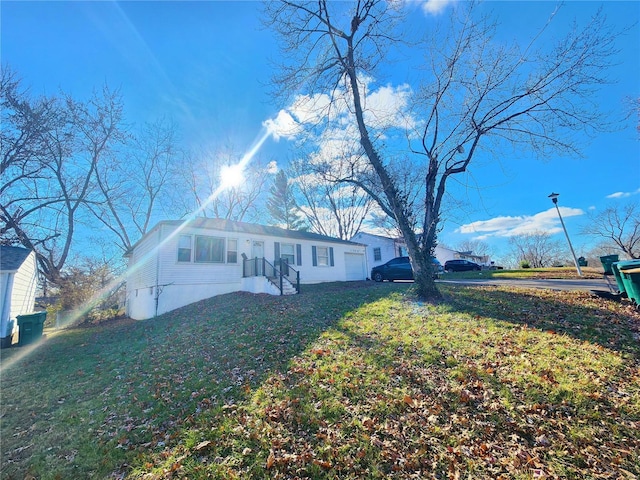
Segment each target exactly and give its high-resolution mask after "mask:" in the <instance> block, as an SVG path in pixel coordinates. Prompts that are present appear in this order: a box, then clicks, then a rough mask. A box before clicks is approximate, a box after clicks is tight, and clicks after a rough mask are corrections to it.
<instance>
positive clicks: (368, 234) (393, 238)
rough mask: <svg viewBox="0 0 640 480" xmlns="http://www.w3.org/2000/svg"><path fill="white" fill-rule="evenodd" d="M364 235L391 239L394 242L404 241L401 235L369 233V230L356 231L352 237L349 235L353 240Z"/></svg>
mask: <svg viewBox="0 0 640 480" xmlns="http://www.w3.org/2000/svg"><path fill="white" fill-rule="evenodd" d="M364 235H366V236H368V237H376V238H380V239H382V240H391V241H394V242H399V243H404V238H402V237H387V236H385V235H378V234H375V233H369V232H358V233H356V234H355V235H354V236H353V237H351V239H352V240H353V239H354V238H356V237H358V236H364Z"/></svg>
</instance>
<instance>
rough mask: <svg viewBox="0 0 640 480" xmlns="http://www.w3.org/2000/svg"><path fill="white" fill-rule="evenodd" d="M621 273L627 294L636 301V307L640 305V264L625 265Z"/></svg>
mask: <svg viewBox="0 0 640 480" xmlns="http://www.w3.org/2000/svg"><path fill="white" fill-rule="evenodd" d="M620 275H622V281H623V282H624V288H625V290H626V292H627V296H628V297H629V299H631V300H632V301H633V302H635V304H636V307H640V265H636V266H633V265H629V266H627V267H623V268H622V269H620Z"/></svg>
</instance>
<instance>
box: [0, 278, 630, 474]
mask: <svg viewBox="0 0 640 480" xmlns="http://www.w3.org/2000/svg"><path fill="white" fill-rule="evenodd" d="M439 288H440V289H441V291H442V292H443V293H444V295H445V300H444V301H443V302H441V303H439V304H436V305H433V304H427V303H422V302H419V301H416V300H415V299H414V298H413V296H412V290H411V284H389V283H384V284H376V283H374V282H354V283H347V284H343V283H341V284H325V285H316V286H304V288H303V293H302V294H301V295H297V296H292V297H271V296H266V295H251V294H245V293H242V294H231V295H225V296H220V297H216V298H213V299H210V300H206V301H202V302H199V303H197V304H193V305H191V306H188V307H185V308H182V309H180V310H178V311H175V312H171V313H168V314H165V315H163V316H161V317H158V318H157V319H154V320H148V321H141V322H135V321H132V320H122V321H119V322H115V323H111V324H103V325H100V326H94V327H85V328H76V329H69V330H63V331H59V332H45V333H48V338H47V339H46V340H45V341H44V342H43V343H42V344H41V345H40V346H38V347H37V348H34V349H33V351H29V349H27V348H26V347H22V348H11V349H8V350H3V351H2V359H1V362H2V364H1V365H2V367H1V368H2V377H1V381H2V399H1V410H0V434H1V438H0V440H1V451H2V457H1V462H2V463H1V466H0V469H1V471H2V478H3V479H23V478H38V479H58V478H60V479H70V478H83V479H84V478H123V477H127V478H140V479H142V478H145V479H147V478H189V479H193V478H242V479H244V478H340V479H343V478H504V479H507V478H509V479H513V478H515V479H534V478H612V479H613V478H616V479H619V478H636V477H638V476H640V315H639V314H638V313H637V312H636V311H635V310H634V309H633V308H632V307H631V306H629V304H627V303H614V302H610V301H607V300H603V299H599V298H592V297H591V296H589V294H586V293H581V292H556V291H547V290H535V291H534V290H524V289H515V288H496V287H461V286H450V285H441V286H440V287H439Z"/></svg>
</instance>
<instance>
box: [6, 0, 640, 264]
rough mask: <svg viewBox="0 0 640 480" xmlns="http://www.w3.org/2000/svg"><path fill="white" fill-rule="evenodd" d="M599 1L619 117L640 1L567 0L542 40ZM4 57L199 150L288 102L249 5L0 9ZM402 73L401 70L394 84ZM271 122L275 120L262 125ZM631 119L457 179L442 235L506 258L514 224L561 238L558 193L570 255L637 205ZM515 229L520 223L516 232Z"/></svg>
mask: <svg viewBox="0 0 640 480" xmlns="http://www.w3.org/2000/svg"><path fill="white" fill-rule="evenodd" d="M409 7H410V8H412V9H413V13H412V22H413V26H414V27H415V28H429V25H430V22H432V21H433V20H434V19H435V18H436V17H437V16H443V15H445V16H446V15H448V14H450V12H451V11H452V9H453V8H456V7H457V6H456V4H455V3H450V2H447V1H442V2H437V3H429V4H425V3H423V2H416V1H412V2H411V3H410V4H409V6H408V8H409ZM600 7H602V8H603V12H604V14H605V15H606V16H607V18H608V20H609V21H610V22H611V23H612V24H613V25H615V26H617V27H619V28H624V27H627V26H629V27H630V28H629V30H628V31H627V33H626V34H625V35H624V36H622V37H621V38H620V41H619V43H618V48H619V49H620V53H619V55H618V57H617V58H616V59H615V60H616V63H617V65H616V66H615V67H614V68H612V69H611V71H610V72H608V74H609V78H610V79H611V80H613V81H616V83H615V84H612V85H609V86H606V87H605V89H604V90H603V92H602V93H601V95H600V97H599V98H598V100H597V101H598V102H599V103H601V104H602V105H604V106H606V107H607V108H609V109H610V110H611V111H612V112H614V113H615V114H617V115H620V116H622V113H623V111H624V108H625V103H624V100H625V98H639V97H640V27H639V26H638V21H639V20H640V2H636V1H633V2H631V1H629V2H615V1H614V2H606V3H604V4H600V3H598V2H573V1H569V2H566V3H565V4H564V5H563V7H562V8H561V9H560V11H559V13H558V15H557V16H556V18H555V20H554V22H553V23H552V27H551V29H550V31H549V32H547V33H549V34H552V35H556V34H557V35H561V34H562V33H563V31H564V30H565V29H566V28H568V26H569V25H570V23H571V22H572V21H573V20H574V19H576V20H578V21H579V22H580V21H584V20H586V19H587V18H588V17H590V16H591V15H593V14H594V13H595V12H596V11H597V10H598V8H600ZM0 8H1V15H2V16H1V22H2V24H1V27H2V30H1V31H2V33H1V42H2V43H1V59H2V63H3V64H4V65H10V66H11V68H13V69H14V70H16V71H17V72H18V74H19V75H20V76H21V77H22V78H23V80H24V82H25V83H26V84H27V85H29V86H30V88H31V91H32V93H34V94H37V93H47V94H54V93H56V92H58V91H59V90H60V89H61V90H64V91H65V92H69V93H71V94H72V95H74V96H75V97H78V98H86V97H87V96H88V95H89V94H90V93H91V91H92V89H94V88H100V87H101V86H102V85H103V84H104V83H105V82H106V83H108V84H109V85H110V86H111V87H118V88H120V89H121V92H122V95H123V97H124V103H125V109H126V116H127V119H128V120H129V121H131V122H142V121H145V120H153V119H155V118H157V117H159V116H164V117H167V118H171V119H173V120H174V121H175V122H176V124H177V125H178V127H179V129H180V132H181V135H182V138H183V139H184V141H185V142H187V143H192V144H194V145H206V144H211V145H215V144H216V143H224V144H230V145H233V146H234V147H235V148H236V149H238V150H249V149H250V148H251V147H252V146H253V145H254V144H255V142H256V141H257V140H258V139H260V138H262V137H263V136H264V135H265V132H266V130H265V125H273V122H275V121H277V119H278V118H279V114H282V112H283V111H285V110H286V107H287V106H286V105H278V104H276V103H274V101H273V99H272V97H271V90H270V87H269V85H268V84H269V79H270V77H271V74H272V70H271V69H272V65H271V63H270V59H277V58H278V55H279V52H278V50H277V45H276V42H275V38H274V37H273V36H272V34H271V32H270V31H268V30H266V29H264V28H263V27H262V24H261V23H260V19H259V12H260V8H261V5H260V4H259V3H257V2H205V1H201V2H142V1H140V2H118V3H116V2H110V1H105V2H97V1H94V2H12V1H3V2H2V3H1V7H0ZM481 8H482V9H486V10H490V11H492V12H493V14H494V15H495V16H496V18H497V19H498V21H499V22H500V27H499V37H498V38H499V39H500V40H504V41H510V40H512V39H516V40H518V39H521V38H523V37H525V36H528V35H531V34H532V33H533V32H534V31H535V30H536V29H537V28H538V27H539V26H542V25H543V24H544V23H545V21H546V19H547V18H548V17H549V15H550V14H551V12H552V11H553V10H554V9H555V8H556V3H554V2H546V1H545V2H507V1H493V2H492V1H489V2H483V3H482V4H481ZM410 77H411V75H410V74H407V75H406V77H405V78H398V85H399V84H400V83H402V82H406V81H407V80H408V78H410ZM270 122H271V123H270ZM637 123H638V117H637V116H632V117H631V118H630V119H629V120H627V121H626V123H624V124H623V125H622V128H621V129H620V130H618V131H615V132H612V133H607V134H600V135H598V136H597V137H596V138H592V139H588V138H585V139H584V145H585V146H584V148H583V156H582V157H580V158H568V157H565V158H563V157H558V158H548V159H545V160H544V161H539V160H534V159H531V158H527V156H526V153H524V152H523V155H522V157H521V158H517V159H516V158H504V159H502V160H501V161H500V162H499V163H497V162H490V163H489V162H487V163H485V162H483V166H482V167H477V168H474V169H473V171H472V176H470V177H469V178H468V180H470V183H469V185H468V186H465V187H464V188H462V187H458V190H457V194H458V195H459V196H461V197H462V198H463V199H464V200H465V201H466V205H465V206H464V208H462V209H461V210H460V211H459V212H456V215H455V217H456V220H455V222H453V221H449V222H447V223H446V224H445V229H444V231H443V232H442V234H441V241H442V242H444V243H446V244H449V245H451V246H456V244H458V243H459V242H461V241H463V240H467V239H469V240H470V239H473V238H483V239H484V240H485V242H487V243H488V244H490V245H492V247H493V250H494V253H495V254H496V256H499V255H500V254H503V253H505V250H506V248H507V247H506V242H507V238H508V236H509V235H510V234H512V233H513V232H514V231H516V232H517V231H522V232H526V231H532V230H536V229H543V230H546V231H549V232H552V233H553V234H554V235H557V236H558V239H559V240H561V241H563V242H564V237H563V235H562V232H561V228H560V224H559V221H558V219H557V214H556V212H555V209H553V205H552V203H551V201H550V200H549V199H548V198H547V196H548V195H549V194H550V193H551V192H558V193H560V198H559V204H560V205H561V207H562V212H563V216H564V218H565V223H566V225H567V228H568V230H569V233H570V236H571V237H572V241H573V243H574V247H576V251H577V253H578V254H581V252H583V251H586V249H587V248H588V246H589V244H590V242H591V240H590V239H589V238H585V237H583V236H581V235H580V229H581V227H582V225H583V224H584V222H585V221H586V218H587V213H588V212H597V211H598V210H601V209H603V208H604V207H605V206H607V205H609V204H611V203H615V202H624V201H629V200H632V199H633V198H637V199H638V200H640V142H639V135H638V132H637V131H636V126H637ZM293 154H294V144H293V142H292V141H290V140H288V139H287V138H285V137H280V138H278V139H277V138H275V137H270V138H269V139H268V140H267V141H266V142H264V144H263V145H262V147H261V150H260V152H259V153H258V155H259V156H260V157H261V158H262V159H263V160H267V161H269V160H274V159H275V160H276V161H278V163H279V164H280V165H284V164H285V163H286V161H287V160H288V159H289V158H292V155H293ZM514 229H515V230H514Z"/></svg>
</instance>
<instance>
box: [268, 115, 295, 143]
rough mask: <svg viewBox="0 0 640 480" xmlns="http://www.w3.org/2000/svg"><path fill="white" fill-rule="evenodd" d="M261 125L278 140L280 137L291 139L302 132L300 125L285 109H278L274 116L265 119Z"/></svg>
mask: <svg viewBox="0 0 640 480" xmlns="http://www.w3.org/2000/svg"><path fill="white" fill-rule="evenodd" d="M262 126H263V127H265V128H266V129H267V131H268V132H269V133H270V134H271V135H272V136H273V138H274V139H275V140H280V137H284V138H288V139H292V138H295V137H296V136H297V135H298V134H300V132H302V126H301V125H300V124H299V123H298V122H296V120H295V119H294V118H293V117H292V116H291V114H289V112H287V111H286V110H280V111H279V112H278V115H277V116H276V118H270V119H268V120H265V121H264V122H262Z"/></svg>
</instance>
